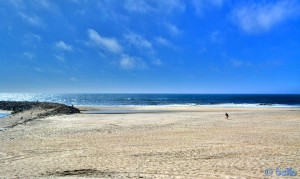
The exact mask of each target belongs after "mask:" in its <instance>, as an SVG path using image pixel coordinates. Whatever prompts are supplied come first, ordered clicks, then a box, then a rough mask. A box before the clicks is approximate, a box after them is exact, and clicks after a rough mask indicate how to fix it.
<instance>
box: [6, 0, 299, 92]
mask: <svg viewBox="0 0 300 179" xmlns="http://www.w3.org/2000/svg"><path fill="white" fill-rule="evenodd" d="M0 22H1V23H0V47H1V48H0V92H2V93H3V92H5V93H12V92H21V93H22V92H32V93H68V92H69V93H85V92H87V93H262V94H267V93H272V94H274V93H280V94H285V93H286V94H292V93H293V94H296V93H297V94H299V93H300V70H299V68H300V30H299V29H300V1H297V0H269V1H268V0H239V1H236V0H168V1H162V0H51V1H50V0H49V1H47V0H5V1H0Z"/></svg>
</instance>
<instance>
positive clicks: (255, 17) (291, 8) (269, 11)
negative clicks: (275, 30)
mask: <svg viewBox="0 0 300 179" xmlns="http://www.w3.org/2000/svg"><path fill="white" fill-rule="evenodd" d="M299 7H300V6H299V4H298V3H297V2H296V1H293V0H280V1H277V2H274V1H271V2H269V3H260V4H258V3H254V4H246V5H243V6H240V7H237V8H236V9H234V11H233V20H234V21H235V22H236V24H237V25H238V26H239V27H240V28H241V29H242V30H244V31H245V32H248V33H255V32H261V31H268V30H270V29H271V28H272V27H274V26H275V25H277V24H279V23H281V22H283V21H285V20H287V19H288V18H290V17H292V16H294V15H296V14H297V13H298V11H299V10H300V8H299Z"/></svg>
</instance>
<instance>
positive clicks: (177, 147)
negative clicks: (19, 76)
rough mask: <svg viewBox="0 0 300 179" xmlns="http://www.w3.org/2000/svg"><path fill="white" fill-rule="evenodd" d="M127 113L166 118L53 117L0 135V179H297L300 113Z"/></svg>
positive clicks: (296, 110) (259, 110) (197, 110)
mask: <svg viewBox="0 0 300 179" xmlns="http://www.w3.org/2000/svg"><path fill="white" fill-rule="evenodd" d="M81 108H82V109H84V107H81ZM88 108H89V109H94V110H96V109H99V107H88ZM85 109H87V108H85ZM101 109H105V110H107V109H116V108H115V107H110V108H104V107H102V108H101ZM126 109H127V110H128V109H129V110H171V111H172V112H163V113H139V114H75V115H70V116H66V115H65V116H55V117H48V118H44V119H38V120H34V121H30V122H29V123H26V124H24V125H18V126H16V127H13V128H10V129H7V130H6V131H2V132H0V142H1V148H0V178H1V177H9V178H10V177H22V178H23V177H60V176H68V177H70V176H71V177H95V178H110V177H112V178H126V177H128V178H138V177H144V178H235V177H236V178H264V177H266V176H265V174H264V170H265V169H267V168H272V169H275V168H276V167H280V168H286V167H292V168H294V169H295V170H296V171H297V172H300V166H299V164H300V109H299V108H294V109H292V108H290V109H288V108H286V109H284V108H280V109H279V108H278V109H275V108H273V109H271V108H239V109H238V108H212V107H197V106H194V107H149V106H148V107H147V106H146V107H129V108H126ZM122 110H124V108H122ZM225 112H228V113H229V116H230V120H226V119H225ZM0 120H1V119H0ZM273 176H275V174H273ZM299 176H300V173H298V174H297V176H296V177H293V178H299ZM266 178H269V177H266Z"/></svg>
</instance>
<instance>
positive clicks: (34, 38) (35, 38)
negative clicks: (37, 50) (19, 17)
mask: <svg viewBox="0 0 300 179" xmlns="http://www.w3.org/2000/svg"><path fill="white" fill-rule="evenodd" d="M24 39H25V40H28V41H31V42H40V41H41V40H42V37H41V36H40V35H37V34H33V33H27V34H25V35H24Z"/></svg>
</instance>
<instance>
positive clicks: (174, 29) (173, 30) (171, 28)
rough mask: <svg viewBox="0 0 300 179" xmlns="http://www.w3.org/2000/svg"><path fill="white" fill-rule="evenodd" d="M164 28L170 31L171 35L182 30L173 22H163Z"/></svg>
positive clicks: (177, 33)
mask: <svg viewBox="0 0 300 179" xmlns="http://www.w3.org/2000/svg"><path fill="white" fill-rule="evenodd" d="M165 26H166V28H167V29H168V31H169V32H170V34H171V35H174V36H177V35H179V34H181V33H182V31H181V30H180V29H179V28H178V27H177V26H176V25H174V24H171V23H165Z"/></svg>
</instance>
